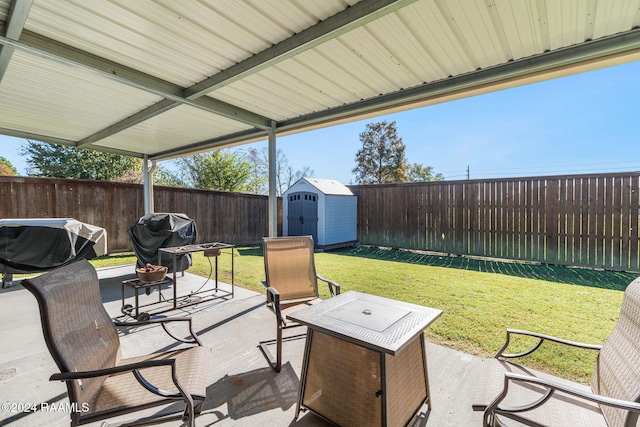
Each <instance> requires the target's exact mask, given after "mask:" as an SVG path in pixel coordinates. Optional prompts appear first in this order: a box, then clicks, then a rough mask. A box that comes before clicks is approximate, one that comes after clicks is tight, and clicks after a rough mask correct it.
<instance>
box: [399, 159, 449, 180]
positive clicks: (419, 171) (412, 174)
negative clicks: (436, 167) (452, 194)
mask: <svg viewBox="0 0 640 427" xmlns="http://www.w3.org/2000/svg"><path fill="white" fill-rule="evenodd" d="M408 175H409V179H408V180H407V181H408V182H427V181H444V175H442V174H441V173H436V174H434V172H433V167H432V166H422V165H421V164H419V163H413V164H412V165H411V166H409V174H408Z"/></svg>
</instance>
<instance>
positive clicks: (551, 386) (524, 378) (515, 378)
mask: <svg viewBox="0 0 640 427" xmlns="http://www.w3.org/2000/svg"><path fill="white" fill-rule="evenodd" d="M511 382H524V383H528V384H537V385H540V386H542V387H544V388H545V389H546V390H547V391H546V393H545V394H544V395H543V396H542V397H541V398H540V399H538V400H536V401H534V402H530V403H526V404H524V405H520V406H514V407H500V406H499V404H500V402H501V401H502V400H503V399H504V398H505V397H506V396H507V394H508V391H509V384H510V383H511ZM556 391H560V392H563V393H566V394H569V395H572V396H576V397H579V398H581V399H585V400H589V401H591V402H595V403H598V404H600V405H606V406H611V407H614V408H619V409H624V410H627V411H631V412H634V413H637V414H640V403H636V402H630V401H626V400H621V399H614V398H611V397H606V396H601V395H598V394H595V393H590V392H586V391H583V390H580V389H577V388H575V387H571V386H568V385H564V384H561V383H559V382H556V381H552V380H547V379H542V378H537V377H533V376H529V375H522V374H516V373H512V372H505V374H504V388H503V390H502V392H501V393H500V395H498V397H496V398H495V399H494V401H493V402H491V403H490V404H489V406H487V409H486V410H485V412H484V418H485V424H484V425H489V424H487V422H488V419H489V418H490V417H491V415H492V413H497V414H501V413H502V414H509V413H511V414H513V413H518V412H524V411H530V410H532V409H535V408H537V407H539V406H541V405H543V404H544V403H545V402H546V401H548V400H549V399H550V398H551V397H552V396H553V394H554V393H555V392H556ZM636 417H637V416H636ZM634 425H635V423H634Z"/></svg>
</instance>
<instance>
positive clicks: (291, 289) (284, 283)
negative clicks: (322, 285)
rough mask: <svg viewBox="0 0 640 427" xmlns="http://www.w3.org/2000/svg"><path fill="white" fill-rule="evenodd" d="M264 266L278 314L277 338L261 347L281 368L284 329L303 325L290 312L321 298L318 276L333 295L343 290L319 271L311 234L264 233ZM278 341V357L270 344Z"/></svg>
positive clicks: (273, 308) (266, 283)
mask: <svg viewBox="0 0 640 427" xmlns="http://www.w3.org/2000/svg"><path fill="white" fill-rule="evenodd" d="M262 242H263V250H264V270H265V275H266V278H267V280H266V281H263V282H262V284H263V285H264V286H265V287H266V292H267V308H268V309H270V310H271V311H273V313H274V314H275V316H276V323H277V330H276V339H275V340H269V341H261V342H260V348H261V349H262V352H263V353H264V356H265V357H266V358H267V360H268V361H269V364H270V365H271V367H272V368H273V369H274V370H275V371H276V372H280V368H281V367H282V341H283V338H282V331H283V330H284V329H287V328H293V327H297V326H301V325H300V324H299V323H297V322H293V321H289V320H287V317H286V315H287V313H290V312H291V311H293V310H299V309H301V308H304V307H306V306H308V305H311V304H314V303H316V302H319V301H321V299H320V298H319V295H318V279H320V280H322V281H323V282H326V283H327V285H328V286H329V293H330V294H331V296H335V295H338V294H339V293H340V285H339V284H337V283H336V282H334V281H331V280H328V279H325V278H324V277H322V276H319V275H318V274H316V267H315V262H314V257H313V238H312V237H311V236H295V237H265V238H264V239H262ZM304 336H305V335H304V334H300V335H294V336H290V337H287V338H286V340H290V339H295V338H300V337H304ZM274 343H275V345H276V356H275V358H274V357H273V355H272V354H271V352H270V351H269V348H268V346H269V345H272V344H274Z"/></svg>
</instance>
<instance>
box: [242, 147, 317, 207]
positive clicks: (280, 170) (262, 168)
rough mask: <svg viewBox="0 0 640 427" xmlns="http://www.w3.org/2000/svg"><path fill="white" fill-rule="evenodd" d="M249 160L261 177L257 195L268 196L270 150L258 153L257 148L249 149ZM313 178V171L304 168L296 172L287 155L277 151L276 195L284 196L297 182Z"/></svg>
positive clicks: (306, 167) (265, 148)
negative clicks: (301, 179)
mask: <svg viewBox="0 0 640 427" xmlns="http://www.w3.org/2000/svg"><path fill="white" fill-rule="evenodd" d="M247 156H248V159H249V161H250V162H251V164H252V168H253V170H254V171H255V173H256V175H257V176H259V177H261V180H260V181H259V182H260V191H256V193H257V194H267V193H268V192H269V150H268V148H267V147H264V148H263V149H262V150H260V151H258V150H257V149H255V148H251V149H249V152H248V155H247ZM310 176H313V169H311V168H310V167H309V166H303V167H302V169H298V170H295V169H294V168H293V166H291V165H290V164H289V159H287V156H286V154H284V152H283V151H282V150H277V151H276V193H277V195H278V196H282V193H284V192H285V191H287V189H288V188H289V187H291V186H292V185H293V184H294V183H295V182H296V181H297V180H299V179H300V178H304V177H310Z"/></svg>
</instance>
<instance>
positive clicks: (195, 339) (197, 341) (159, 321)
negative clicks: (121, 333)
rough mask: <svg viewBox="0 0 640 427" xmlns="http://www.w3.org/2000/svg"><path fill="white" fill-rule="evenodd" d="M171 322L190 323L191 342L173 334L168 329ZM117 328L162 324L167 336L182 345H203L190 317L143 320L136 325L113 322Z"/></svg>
mask: <svg viewBox="0 0 640 427" xmlns="http://www.w3.org/2000/svg"><path fill="white" fill-rule="evenodd" d="M169 322H187V323H189V335H191V338H192V339H190V340H185V339H182V338H178V337H176V336H175V335H174V334H173V333H171V332H170V331H169V330H168V329H167V323H169ZM113 323H114V324H115V325H116V326H119V327H124V326H144V325H153V324H160V325H161V326H162V329H164V331H165V332H166V333H167V335H169V336H170V337H171V338H173V339H174V340H176V341H178V342H181V343H185V344H197V345H200V346H201V345H202V342H201V341H200V339H199V338H198V336H197V335H196V333H195V332H194V331H193V322H192V321H191V318H190V317H177V318H172V319H149V320H141V321H138V322H135V323H129V322H113Z"/></svg>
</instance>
